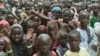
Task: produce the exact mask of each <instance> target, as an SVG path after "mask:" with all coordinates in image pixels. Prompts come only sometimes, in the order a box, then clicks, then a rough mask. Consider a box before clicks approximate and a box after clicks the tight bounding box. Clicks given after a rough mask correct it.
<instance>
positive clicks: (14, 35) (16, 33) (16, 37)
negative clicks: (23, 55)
mask: <svg viewBox="0 0 100 56" xmlns="http://www.w3.org/2000/svg"><path fill="white" fill-rule="evenodd" d="M22 36H23V31H22V30H21V29H20V28H18V27H16V28H12V31H11V39H12V41H14V42H15V43H19V42H20V41H21V40H22Z"/></svg>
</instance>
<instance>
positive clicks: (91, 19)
mask: <svg viewBox="0 0 100 56" xmlns="http://www.w3.org/2000/svg"><path fill="white" fill-rule="evenodd" d="M96 22H99V20H98V19H97V18H96V17H95V16H93V15H90V26H91V27H93V28H94V24H95V23H96Z"/></svg>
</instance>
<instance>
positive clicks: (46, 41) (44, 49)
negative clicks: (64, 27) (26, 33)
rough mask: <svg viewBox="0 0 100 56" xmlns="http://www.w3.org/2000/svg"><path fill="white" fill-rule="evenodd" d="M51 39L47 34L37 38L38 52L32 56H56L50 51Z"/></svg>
mask: <svg viewBox="0 0 100 56" xmlns="http://www.w3.org/2000/svg"><path fill="white" fill-rule="evenodd" d="M51 45H52V44H51V39H50V36H49V35H47V34H40V35H39V37H38V47H39V52H37V53H35V54H34V55H33V56H57V55H56V53H55V52H54V51H51V50H50V49H51Z"/></svg>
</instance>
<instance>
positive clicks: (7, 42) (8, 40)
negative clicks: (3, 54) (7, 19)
mask: <svg viewBox="0 0 100 56" xmlns="http://www.w3.org/2000/svg"><path fill="white" fill-rule="evenodd" d="M3 38H4V41H5V42H6V44H10V43H11V41H10V39H9V38H8V37H3Z"/></svg>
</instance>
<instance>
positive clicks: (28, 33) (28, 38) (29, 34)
mask: <svg viewBox="0 0 100 56" xmlns="http://www.w3.org/2000/svg"><path fill="white" fill-rule="evenodd" d="M33 31H34V30H32V29H29V30H28V31H27V34H26V40H30V39H31V38H32V35H33Z"/></svg>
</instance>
